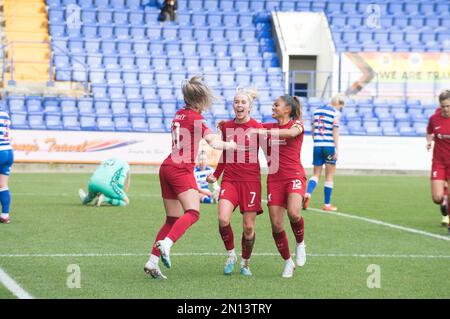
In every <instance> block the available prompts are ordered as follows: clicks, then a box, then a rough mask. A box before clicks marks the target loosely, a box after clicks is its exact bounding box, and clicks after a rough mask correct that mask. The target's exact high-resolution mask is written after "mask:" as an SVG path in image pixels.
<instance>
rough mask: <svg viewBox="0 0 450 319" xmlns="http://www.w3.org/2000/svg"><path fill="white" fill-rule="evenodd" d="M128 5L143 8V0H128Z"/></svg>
mask: <svg viewBox="0 0 450 319" xmlns="http://www.w3.org/2000/svg"><path fill="white" fill-rule="evenodd" d="M126 5H127V7H128V8H129V9H133V10H135V9H140V8H141V0H126Z"/></svg>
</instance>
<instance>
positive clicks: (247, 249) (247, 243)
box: [241, 234, 256, 259]
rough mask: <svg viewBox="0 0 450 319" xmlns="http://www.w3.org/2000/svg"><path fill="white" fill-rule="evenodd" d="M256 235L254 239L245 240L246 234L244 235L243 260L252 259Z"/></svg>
mask: <svg viewBox="0 0 450 319" xmlns="http://www.w3.org/2000/svg"><path fill="white" fill-rule="evenodd" d="M255 237H256V234H254V235H253V238H252V239H245V236H244V234H242V241H241V243H242V258H243V259H250V256H251V255H252V251H253V245H254V244H255Z"/></svg>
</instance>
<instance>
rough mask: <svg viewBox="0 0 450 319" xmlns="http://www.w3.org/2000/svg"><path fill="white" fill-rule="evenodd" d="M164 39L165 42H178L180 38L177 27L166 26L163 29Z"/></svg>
mask: <svg viewBox="0 0 450 319" xmlns="http://www.w3.org/2000/svg"><path fill="white" fill-rule="evenodd" d="M162 38H163V39H164V40H176V39H177V38H178V27H177V26H166V27H164V28H163V29H162Z"/></svg>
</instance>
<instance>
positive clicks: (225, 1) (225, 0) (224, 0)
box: [219, 0, 234, 14]
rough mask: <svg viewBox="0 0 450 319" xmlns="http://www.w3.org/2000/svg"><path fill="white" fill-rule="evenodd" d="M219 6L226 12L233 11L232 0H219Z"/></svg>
mask: <svg viewBox="0 0 450 319" xmlns="http://www.w3.org/2000/svg"><path fill="white" fill-rule="evenodd" d="M219 8H220V10H222V11H226V12H227V14H228V12H232V11H234V1H230V0H220V3H219Z"/></svg>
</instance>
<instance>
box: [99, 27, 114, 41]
mask: <svg viewBox="0 0 450 319" xmlns="http://www.w3.org/2000/svg"><path fill="white" fill-rule="evenodd" d="M97 33H98V35H99V36H100V37H101V38H102V39H112V38H113V35H114V32H113V27H112V26H110V25H99V27H98V31H97Z"/></svg>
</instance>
